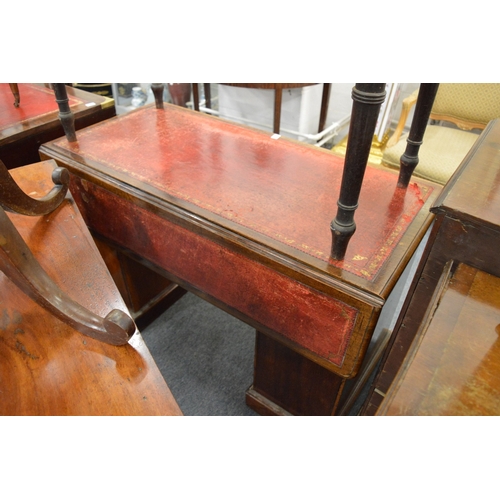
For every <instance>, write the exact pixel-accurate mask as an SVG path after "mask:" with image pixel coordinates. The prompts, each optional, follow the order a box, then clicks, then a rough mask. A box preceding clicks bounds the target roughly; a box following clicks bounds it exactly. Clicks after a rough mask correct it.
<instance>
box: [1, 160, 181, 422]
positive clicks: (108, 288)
mask: <svg viewBox="0 0 500 500" xmlns="http://www.w3.org/2000/svg"><path fill="white" fill-rule="evenodd" d="M51 172H52V167H51V166H50V163H48V162H44V163H40V164H35V165H30V166H28V167H22V168H18V169H13V170H11V173H12V175H13V177H14V178H15V180H16V181H17V182H18V184H19V185H20V186H21V187H22V188H23V189H24V190H25V191H26V193H28V194H30V195H31V196H33V197H40V196H42V195H45V194H46V193H47V192H48V191H49V190H50V188H51V187H52V181H51V177H50V175H51ZM9 217H10V219H11V220H12V221H13V223H14V225H15V226H16V228H17V229H18V231H19V232H20V234H21V236H22V237H23V239H24V240H25V241H26V243H27V245H28V247H29V248H30V249H31V251H32V252H33V254H34V256H35V257H36V258H37V259H38V261H39V262H40V264H41V265H42V267H43V268H44V269H45V270H46V272H47V273H48V274H49V275H50V276H51V278H52V279H53V280H54V281H55V282H56V283H57V284H58V285H59V286H60V287H61V289H62V290H64V291H65V292H66V293H67V294H68V295H69V296H70V297H71V298H72V299H73V300H76V301H77V302H79V303H81V304H82V305H83V306H84V307H87V308H88V309H89V310H91V311H92V312H93V313H95V314H97V315H99V316H101V317H103V316H106V315H107V314H108V313H109V312H110V311H111V310H112V309H115V308H116V309H120V310H122V311H124V312H126V313H128V311H127V308H126V306H125V304H124V303H123V300H122V298H121V297H120V295H119V293H118V290H117V289H116V287H115V285H114V283H113V281H112V279H111V276H110V275H109V273H108V271H107V269H106V267H105V265H104V263H103V261H102V259H101V257H100V255H99V252H98V250H97V248H96V246H95V244H94V242H93V240H92V238H91V236H90V234H89V232H88V230H87V228H86V226H85V224H84V222H83V220H82V218H81V215H80V213H79V211H78V209H77V207H76V205H75V202H74V201H73V199H72V197H71V196H69V195H68V196H67V198H66V199H65V200H64V201H63V203H62V204H61V206H60V207H59V208H57V209H56V210H55V211H54V212H52V213H50V214H48V215H45V216H39V217H29V216H24V215H19V214H9ZM0 308H1V311H0V360H1V362H0V380H1V391H2V397H1V398H0V414H1V415H180V414H181V411H180V409H179V407H178V405H177V403H176V402H175V400H174V398H173V396H172V394H171V392H170V390H169V388H168V386H167V384H166V383H165V381H164V380H163V377H162V376H161V374H160V372H159V370H158V368H157V366H156V364H155V363H154V360H153V359H152V357H151V355H150V353H149V351H148V349H147V347H146V345H145V344H144V341H143V339H142V337H141V335H140V333H139V332H136V333H135V334H134V336H133V337H132V338H131V339H130V341H129V343H128V344H126V345H124V346H120V347H115V346H111V345H108V344H105V343H103V342H99V341H97V340H94V339H92V338H89V337H87V336H84V335H82V334H81V333H79V332H78V331H76V330H74V329H73V328H71V327H70V326H68V325H67V324H66V323H63V322H62V321H60V320H59V319H57V318H56V317H54V316H53V315H51V314H50V313H49V312H47V310H45V309H43V308H42V307H40V306H39V305H38V304H37V303H35V302H34V301H33V300H31V299H30V298H29V297H27V296H26V295H25V294H24V293H22V292H21V291H20V290H19V289H18V288H17V287H16V286H15V285H14V284H13V283H12V282H11V281H10V280H8V279H7V278H6V276H5V275H4V274H3V273H1V275H0Z"/></svg>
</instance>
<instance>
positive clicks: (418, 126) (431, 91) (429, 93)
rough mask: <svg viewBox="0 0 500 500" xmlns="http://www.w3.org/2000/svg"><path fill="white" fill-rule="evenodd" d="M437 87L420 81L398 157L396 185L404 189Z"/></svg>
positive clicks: (406, 185) (412, 169) (411, 170)
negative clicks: (408, 125)
mask: <svg viewBox="0 0 500 500" xmlns="http://www.w3.org/2000/svg"><path fill="white" fill-rule="evenodd" d="M438 88H439V83H421V84H420V89H419V91H418V98H417V104H416V105H415V113H414V115H413V120H412V122H411V127H410V133H409V134H408V139H407V140H406V149H405V152H404V153H403V155H402V156H401V159H400V169H399V179H398V187H400V188H403V189H406V188H407V187H408V184H409V183H410V179H411V176H412V174H413V171H414V170H415V168H416V166H417V165H418V152H419V150H420V146H421V145H422V141H423V138H424V133H425V129H426V127H427V122H428V121H429V116H430V114H431V110H432V105H433V104H434V99H435V97H436V94H437V91H438Z"/></svg>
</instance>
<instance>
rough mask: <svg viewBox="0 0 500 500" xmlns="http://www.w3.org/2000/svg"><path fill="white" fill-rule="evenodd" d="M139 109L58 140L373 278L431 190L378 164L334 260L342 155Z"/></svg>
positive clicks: (116, 170)
mask: <svg viewBox="0 0 500 500" xmlns="http://www.w3.org/2000/svg"><path fill="white" fill-rule="evenodd" d="M165 108H166V109H165V110H157V109H155V108H152V107H145V108H143V109H139V110H137V111H135V112H133V113H130V114H128V115H126V116H123V117H119V118H117V119H114V120H109V121H107V122H105V123H102V124H99V125H97V126H94V127H91V128H89V129H86V130H82V131H81V132H80V133H79V135H78V142H77V143H73V144H69V143H68V142H67V141H66V139H65V138H63V139H61V140H58V141H55V144H57V146H58V147H60V148H63V149H67V150H68V151H69V153H70V154H76V155H78V156H79V157H81V158H83V159H84V160H85V161H91V162H93V163H94V164H98V165H101V166H103V167H104V168H105V169H107V170H108V171H109V173H110V175H114V174H117V175H119V176H121V179H122V180H124V181H125V182H127V179H128V180H129V182H131V183H134V182H135V183H136V182H138V181H139V182H140V187H141V189H142V190H144V191H145V192H151V193H153V194H154V195H156V196H162V197H168V199H169V200H171V201H173V202H174V203H175V202H176V200H182V201H183V202H187V203H188V204H189V205H190V206H192V207H193V210H194V211H195V210H196V209H197V208H201V209H203V210H206V211H209V212H211V213H212V214H215V215H217V216H218V217H221V218H222V219H225V220H227V221H231V222H234V223H237V224H238V225H240V226H241V227H242V229H243V228H245V229H250V230H251V231H255V232H256V233H258V234H262V235H265V236H266V237H269V238H272V239H273V240H276V241H278V242H280V243H282V244H285V245H287V246H289V247H291V248H294V249H297V250H300V251H301V252H304V253H306V254H308V255H312V256H313V257H316V258H318V259H321V260H322V261H324V262H328V263H330V264H332V265H333V266H335V267H338V268H340V269H343V270H345V271H349V272H350V273H353V274H355V275H357V276H361V277H363V278H364V279H367V280H370V281H371V280H373V279H374V277H375V276H376V274H377V272H378V271H379V269H380V268H381V266H382V265H383V264H384V262H385V261H386V260H387V258H388V256H389V255H390V254H391V252H392V251H393V249H394V248H395V247H396V246H397V244H398V242H399V241H400V240H401V238H402V236H403V234H404V233H405V231H406V229H407V228H408V226H409V225H410V224H411V222H412V221H413V220H414V218H415V216H416V215H417V214H418V212H419V210H420V209H421V208H422V206H423V205H424V203H425V201H426V200H427V199H428V198H429V196H430V194H431V192H432V190H433V188H432V187H430V186H428V185H426V184H422V183H420V182H414V183H411V184H410V186H409V188H408V190H407V192H406V194H404V192H402V191H400V190H397V189H396V183H397V172H393V171H388V170H384V169H377V168H373V167H370V168H368V169H367V171H366V174H365V181H364V185H363V189H362V192H361V198H360V202H359V208H358V210H357V212H356V216H355V220H356V224H357V226H358V229H357V232H356V233H355V235H354V236H353V238H352V239H351V242H350V245H349V247H348V250H347V254H346V258H345V260H344V261H341V262H340V261H332V260H330V246H331V233H330V222H331V220H332V219H333V217H334V216H335V213H336V201H337V196H338V192H339V187H340V181H341V175H342V168H343V159H342V158H340V157H338V156H336V155H334V154H332V153H330V152H329V151H325V150H322V149H320V148H315V147H307V146H305V147H304V145H302V144H299V143H295V142H293V141H286V142H285V141H281V140H274V139H271V138H270V137H269V135H268V134H266V133H263V132H259V131H255V130H252V129H247V128H244V127H240V126H238V125H235V124H231V123H227V122H224V121H222V120H214V119H213V118H212V117H207V116H205V115H202V114H200V113H193V112H191V111H190V110H186V109H184V108H180V107H176V106H166V107H165Z"/></svg>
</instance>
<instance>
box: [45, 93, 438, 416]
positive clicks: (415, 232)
mask: <svg viewBox="0 0 500 500" xmlns="http://www.w3.org/2000/svg"><path fill="white" fill-rule="evenodd" d="M383 89H384V84H357V85H356V87H355V89H354V90H353V100H354V102H353V114H352V116H353V120H352V121H351V126H350V127H351V128H350V133H349V136H350V138H351V140H350V144H349V145H348V151H347V154H346V157H345V166H344V158H341V157H338V156H336V155H335V154H333V153H332V152H331V151H327V150H325V149H321V148H317V147H315V146H312V145H308V144H301V143H298V142H297V141H290V140H287V139H285V138H280V139H277V138H275V136H271V135H269V134H268V133H266V132H263V131H259V130H255V129H250V128H247V127H244V126H241V125H238V124H234V123H229V122H227V121H225V120H220V119H217V118H214V117H212V116H208V115H206V114H202V113H198V112H195V111H192V110H189V109H186V108H182V107H178V106H174V105H170V104H163V102H160V103H158V108H156V107H153V106H144V107H141V108H139V109H137V110H136V111H133V112H131V113H128V114H126V115H122V116H119V117H115V118H113V119H110V120H107V121H106V122H103V123H101V124H96V125H94V126H91V127H88V128H86V129H85V130H82V131H79V132H78V135H77V141H74V142H72V141H68V140H67V139H66V138H61V139H58V140H55V141H51V142H50V143H47V144H44V145H43V146H42V147H41V149H40V153H41V156H42V158H44V159H54V160H55V161H56V162H57V163H58V164H59V165H60V166H65V167H66V168H67V169H68V170H69V171H70V174H71V181H70V185H71V190H72V193H73V195H74V197H75V201H76V203H77V204H78V206H79V208H80V210H81V212H82V215H83V217H84V219H85V221H86V223H87V225H88V226H89V227H90V228H91V229H92V231H93V232H94V233H95V234H97V235H99V236H100V237H102V238H105V239H107V240H109V241H111V242H112V243H113V244H114V245H116V247H117V248H119V249H122V250H123V251H124V252H128V253H129V254H130V255H134V256H135V258H137V259H142V260H144V261H147V262H149V263H150V265H151V266H153V267H154V268H155V269H157V270H158V271H159V272H160V273H162V274H163V275H164V276H166V277H167V278H168V279H170V280H171V281H172V282H175V283H178V284H179V285H181V286H182V287H183V288H185V289H187V290H189V291H192V292H193V293H195V294H197V295H199V296H201V297H203V298H204V299H206V300H208V301H210V302H212V303H213V304H215V305H217V306H219V307H221V308H222V309H223V310H225V311H227V312H229V313H231V314H233V315H234V316H236V317H237V318H239V319H241V320H243V321H245V322H247V323H248V324H250V325H252V326H254V327H255V328H256V330H257V340H256V350H255V371H254V381H253V385H252V387H251V388H250V389H249V390H248V392H247V403H248V404H249V405H250V406H252V408H254V409H255V410H256V411H257V412H259V413H261V414H274V415H285V414H292V415H331V414H335V413H337V412H338V410H339V408H340V407H341V405H342V402H343V400H344V399H345V397H346V394H345V393H344V386H345V383H346V380H348V379H353V378H355V377H356V376H357V375H358V371H359V369H360V366H361V364H362V362H363V358H364V355H365V353H366V351H367V348H368V345H369V343H370V340H371V337H372V335H373V334H374V329H375V325H376V324H377V319H378V317H379V315H380V312H381V310H382V307H383V306H384V304H385V302H386V300H387V298H388V296H389V295H390V292H391V290H392V289H393V288H394V286H395V284H396V282H397V280H398V278H399V276H400V275H401V273H402V272H403V270H404V269H405V266H406V264H407V263H408V262H409V260H410V258H411V257H412V255H413V252H414V250H415V249H416V248H417V246H418V244H419V242H420V241H421V239H422V237H423V236H424V234H425V233H426V231H427V229H428V227H429V225H430V223H431V220H432V217H433V216H432V214H430V213H429V208H430V206H431V205H432V203H433V201H434V200H435V198H436V196H437V195H438V194H439V192H440V187H439V186H437V185H435V184H433V183H431V182H426V181H423V180H418V181H416V182H413V183H411V184H410V185H408V186H406V187H403V186H398V174H397V172H394V171H392V170H388V169H385V168H379V167H374V166H371V165H368V166H367V165H366V161H367V158H368V154H369V149H370V145H371V140H372V137H373V130H374V128H375V124H376V119H377V113H378V109H379V107H380V103H381V102H382V100H383V98H384V92H383ZM153 90H154V91H155V96H159V97H158V99H159V100H161V96H162V92H161V86H160V85H155V86H153ZM424 94H425V92H424V93H422V95H424ZM160 108H162V109H160ZM130 138H134V140H133V141H132V140H130ZM362 181H363V182H362ZM361 184H362V186H363V187H362V190H361ZM360 190H361V195H360ZM358 197H359V208H358ZM339 198H340V200H341V202H339V204H338V205H337V199H339ZM356 209H357V210H356ZM355 211H356V224H354V212H355ZM335 212H337V216H336V217H335ZM334 217H335V221H336V222H335V224H333V223H332V218H334ZM331 223H332V224H333V225H332V227H331ZM356 226H357V227H358V230H357V231H356V233H355V232H354V229H355V228H356ZM339 242H340V243H339Z"/></svg>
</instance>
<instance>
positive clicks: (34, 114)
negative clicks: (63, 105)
mask: <svg viewBox="0 0 500 500" xmlns="http://www.w3.org/2000/svg"><path fill="white" fill-rule="evenodd" d="M19 90H20V94H21V99H22V101H21V104H20V106H19V107H18V108H15V107H14V106H13V105H12V93H11V91H10V88H9V86H8V84H6V83H0V160H2V161H3V162H4V164H5V165H6V166H7V168H9V169H10V168H14V167H19V166H23V165H28V164H31V163H36V162H37V161H39V160H40V157H39V155H38V148H39V147H40V145H41V144H43V143H44V142H48V141H51V140H54V139H56V138H58V137H61V136H63V135H64V130H63V128H62V124H61V122H60V120H59V117H58V106H57V103H56V100H55V95H54V92H53V91H52V90H51V89H49V88H47V87H45V86H44V85H41V84H24V83H20V84H19ZM66 91H67V94H68V97H69V100H70V108H71V110H72V112H73V114H74V116H75V128H76V130H80V129H82V128H84V127H87V126H89V125H92V124H94V123H97V122H99V121H102V120H105V119H107V118H111V117H112V116H115V115H116V112H115V106H114V101H113V100H112V99H108V98H105V97H102V96H99V95H96V94H91V93H89V92H85V91H83V90H78V89H75V88H72V87H67V88H66Z"/></svg>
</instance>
